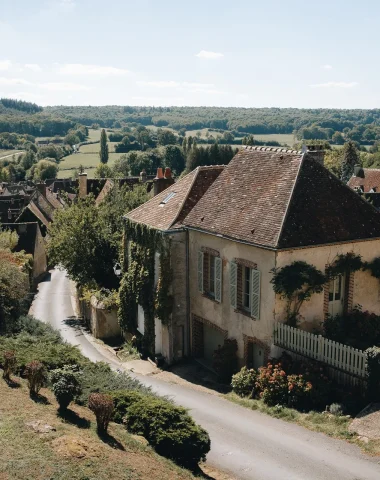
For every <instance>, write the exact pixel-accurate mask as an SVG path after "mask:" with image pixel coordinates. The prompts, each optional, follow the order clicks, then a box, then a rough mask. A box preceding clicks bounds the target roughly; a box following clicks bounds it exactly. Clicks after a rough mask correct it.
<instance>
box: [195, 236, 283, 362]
mask: <svg viewBox="0 0 380 480" xmlns="http://www.w3.org/2000/svg"><path fill="white" fill-rule="evenodd" d="M202 247H203V248H205V247H206V248H207V247H208V248H211V249H213V250H217V251H218V252H219V253H220V257H221V259H222V299H221V302H220V303H219V302H216V301H214V300H212V299H210V298H209V297H207V296H205V295H203V294H202V293H201V292H199V291H198V282H197V271H198V265H197V258H198V251H199V250H201V249H202ZM236 258H239V259H244V260H247V261H250V262H254V263H256V264H257V268H258V270H260V272H261V291H260V319H259V320H255V319H253V318H251V317H250V316H248V315H244V314H242V313H239V311H237V310H235V309H234V307H232V306H231V301H230V262H231V261H234V260H235V259H236ZM275 260H276V254H275V252H274V251H271V250H266V249H262V248H257V247H254V246H251V245H245V244H242V243H238V242H234V241H231V240H228V239H224V238H221V237H218V236H216V235H208V234H205V233H201V232H197V231H194V230H190V231H189V269H190V285H189V287H190V313H191V315H196V316H198V317H201V318H204V319H206V320H208V321H209V322H211V323H213V324H214V325H216V326H218V327H220V328H222V329H223V330H227V332H228V335H227V336H228V338H235V339H236V340H237V342H238V357H239V359H240V361H241V362H242V360H243V358H244V340H243V335H246V336H248V337H255V338H257V339H259V340H261V341H263V342H265V343H270V342H271V337H272V333H273V322H274V305H275V294H274V292H273V288H272V285H271V284H270V283H269V282H270V279H271V278H272V274H271V273H270V270H271V269H272V268H274V267H275Z"/></svg>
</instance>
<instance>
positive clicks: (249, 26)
mask: <svg viewBox="0 0 380 480" xmlns="http://www.w3.org/2000/svg"><path fill="white" fill-rule="evenodd" d="M0 12H1V15H0V34H1V36H0V38H1V49H0V97H10V98H19V99H23V100H27V101H32V102H36V103H38V104H39V105H43V106H46V105H155V106H159V105H163V106H170V105H172V106H173V105H177V106H183V105H187V106H224V107H230V106H234V107H298V108H379V107H380V89H379V75H380V62H379V60H378V51H379V42H380V40H379V34H378V21H379V18H380V2H379V1H378V0H361V1H357V0H345V1H343V0H329V1H327V0H319V1H318V2H309V1H305V0H302V1H299V0H287V1H285V0H266V1H260V2H258V1H256V0H233V1H226V0H218V1H215V0H203V1H200V0H193V1H191V2H184V1H182V0H176V1H172V0H161V1H159V0H144V1H142V0H139V1H138V0H136V1H133V2H132V1H129V0H114V1H112V2H107V1H104V0H103V1H100V0H33V1H30V0H12V1H10V0H0Z"/></svg>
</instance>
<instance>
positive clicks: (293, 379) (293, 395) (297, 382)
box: [288, 375, 313, 408]
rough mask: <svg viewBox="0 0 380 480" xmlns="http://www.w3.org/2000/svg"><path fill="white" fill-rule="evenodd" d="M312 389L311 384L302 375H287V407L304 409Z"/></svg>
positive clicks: (308, 401)
mask: <svg viewBox="0 0 380 480" xmlns="http://www.w3.org/2000/svg"><path fill="white" fill-rule="evenodd" d="M312 389H313V385H312V384H311V382H309V381H307V380H305V378H304V377H303V375H288V406H289V407H293V408H305V407H307V406H308V403H310V393H311V391H312Z"/></svg>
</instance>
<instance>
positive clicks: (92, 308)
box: [79, 297, 122, 339]
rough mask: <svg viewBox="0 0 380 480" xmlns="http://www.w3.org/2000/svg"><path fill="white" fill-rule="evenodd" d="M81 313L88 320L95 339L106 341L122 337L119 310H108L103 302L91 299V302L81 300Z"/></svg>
mask: <svg viewBox="0 0 380 480" xmlns="http://www.w3.org/2000/svg"><path fill="white" fill-rule="evenodd" d="M79 307H80V313H81V315H82V316H83V318H84V319H85V320H86V322H87V324H88V326H89V328H90V330H91V333H92V335H93V336H94V337H95V338H100V339H105V338H114V337H120V336H121V334H122V333H121V330H120V326H119V322H118V319H117V309H116V308H114V309H112V310H108V309H106V308H105V307H104V305H103V304H102V302H99V301H98V300H97V299H96V298H95V297H91V302H87V301H86V300H79Z"/></svg>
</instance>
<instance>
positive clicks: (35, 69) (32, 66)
mask: <svg viewBox="0 0 380 480" xmlns="http://www.w3.org/2000/svg"><path fill="white" fill-rule="evenodd" d="M24 67H25V68H26V69H28V70H31V71H32V72H40V71H41V70H42V68H41V67H40V66H39V65H37V63H26V64H25V65H24Z"/></svg>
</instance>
